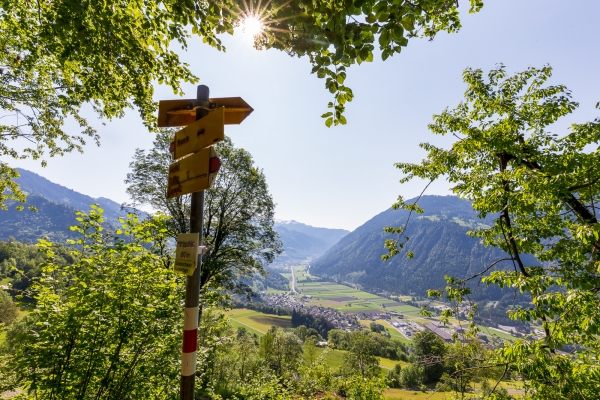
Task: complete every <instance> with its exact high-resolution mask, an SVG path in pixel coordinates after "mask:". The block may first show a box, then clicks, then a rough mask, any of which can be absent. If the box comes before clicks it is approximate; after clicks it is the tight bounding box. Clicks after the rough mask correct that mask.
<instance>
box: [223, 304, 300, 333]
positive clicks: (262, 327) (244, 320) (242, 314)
mask: <svg viewBox="0 0 600 400" xmlns="http://www.w3.org/2000/svg"><path fill="white" fill-rule="evenodd" d="M229 316H230V320H231V322H232V325H233V326H236V327H239V326H243V327H245V328H246V329H248V330H251V332H253V333H256V334H257V335H260V336H262V335H263V334H265V333H266V332H267V331H268V330H269V329H270V328H271V326H273V325H275V326H276V327H278V328H291V326H292V320H291V317H290V316H289V315H268V314H263V313H261V312H258V311H254V310H248V309H245V308H236V309H234V310H231V311H230V312H229Z"/></svg>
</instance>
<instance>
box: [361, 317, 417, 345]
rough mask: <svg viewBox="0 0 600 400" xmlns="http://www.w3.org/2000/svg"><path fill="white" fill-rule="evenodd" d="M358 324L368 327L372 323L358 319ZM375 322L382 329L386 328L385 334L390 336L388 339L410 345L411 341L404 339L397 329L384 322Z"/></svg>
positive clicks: (379, 320) (381, 320) (368, 320)
mask: <svg viewBox="0 0 600 400" xmlns="http://www.w3.org/2000/svg"><path fill="white" fill-rule="evenodd" d="M358 322H360V323H361V324H362V325H364V326H366V327H369V326H370V325H371V322H373V321H371V320H370V319H360V320H358ZM375 322H377V323H378V324H381V325H383V326H384V327H386V328H387V332H388V333H389V334H390V337H391V338H392V339H395V340H399V341H401V342H402V343H405V344H410V343H411V341H410V340H409V339H407V338H405V337H404V335H403V334H401V333H400V332H398V329H396V328H394V327H393V326H392V325H390V323H389V322H387V321H386V320H383V319H378V320H376V321H375Z"/></svg>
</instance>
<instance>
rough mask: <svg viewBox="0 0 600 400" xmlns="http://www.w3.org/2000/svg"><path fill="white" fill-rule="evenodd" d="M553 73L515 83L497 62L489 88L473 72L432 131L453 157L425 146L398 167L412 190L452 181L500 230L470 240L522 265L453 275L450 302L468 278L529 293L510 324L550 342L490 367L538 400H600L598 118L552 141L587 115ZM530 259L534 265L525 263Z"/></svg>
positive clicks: (521, 348)
mask: <svg viewBox="0 0 600 400" xmlns="http://www.w3.org/2000/svg"><path fill="white" fill-rule="evenodd" d="M551 72H552V69H551V68H550V67H549V66H544V67H543V68H528V69H527V70H525V71H523V72H520V73H517V74H515V75H513V76H509V75H508V74H507V73H506V69H505V67H504V66H502V65H500V66H498V67H497V68H495V69H493V70H491V71H490V72H489V73H488V74H487V79H486V77H485V76H484V74H483V72H482V71H481V70H478V69H467V70H466V71H465V72H464V75H463V77H464V81H465V83H466V84H467V90H466V92H465V100H464V102H462V103H461V104H459V105H458V107H457V108H455V109H452V110H450V109H447V110H445V111H444V112H443V113H441V114H439V115H436V116H434V121H433V123H432V124H431V125H430V129H431V131H432V132H433V133H435V134H440V135H444V134H453V135H455V136H456V137H457V140H456V141H455V142H454V143H453V144H452V146H451V147H450V148H449V149H445V148H441V147H438V146H435V145H433V144H429V143H426V144H422V145H421V146H422V148H424V149H425V150H426V151H427V158H426V159H425V160H424V161H423V162H422V163H420V164H409V163H400V164H398V168H400V169H401V170H402V171H403V172H404V173H405V174H406V176H405V178H403V182H406V181H408V180H410V179H413V178H421V179H425V180H428V181H429V180H436V179H441V178H444V179H447V180H448V181H449V182H450V183H451V184H452V185H453V186H452V190H453V191H454V193H456V194H457V195H459V196H460V197H463V198H466V199H469V200H471V201H472V204H473V208H474V209H475V210H476V211H477V212H478V213H479V215H480V216H481V217H486V216H488V215H489V216H492V217H493V218H494V223H493V226H490V227H487V228H483V229H479V230H474V231H473V232H471V234H472V235H474V236H477V237H478V238H480V239H481V240H482V241H483V242H484V243H485V244H486V245H487V246H491V247H498V248H500V249H502V250H503V251H504V252H505V253H506V256H505V257H504V258H505V259H508V260H509V261H510V262H511V263H512V265H513V267H514V268H513V269H512V270H506V271H491V272H490V268H491V267H492V266H493V264H492V265H488V266H482V270H481V271H480V273H478V274H476V275H474V276H471V277H462V279H458V278H452V277H447V282H448V286H447V288H446V295H447V296H448V298H449V299H451V300H456V301H459V302H460V301H462V300H463V299H465V297H466V296H469V293H470V290H469V288H468V287H466V286H465V283H466V281H468V280H470V279H481V280H482V281H483V282H485V283H486V284H487V285H497V286H499V287H501V288H511V289H516V290H518V291H520V292H521V293H525V294H527V295H529V296H531V304H530V306H519V307H516V308H515V309H514V310H512V311H510V313H509V315H510V317H511V318H513V319H518V320H521V321H531V322H533V323H535V324H539V326H540V332H541V333H540V334H535V335H531V336H528V337H526V338H524V339H519V340H516V341H515V342H514V343H512V344H508V345H506V346H505V347H504V348H502V349H499V350H497V351H496V352H495V356H494V358H493V359H492V360H490V363H492V364H497V365H501V366H507V367H510V369H514V370H516V371H518V372H519V373H520V374H522V375H523V376H524V378H525V381H526V386H527V387H528V388H530V389H531V390H532V393H533V394H532V396H533V398H540V399H542V398H543V399H554V398H557V399H558V398H581V399H584V398H594V397H595V396H596V395H597V393H598V390H599V389H600V375H599V371H600V365H599V364H598V354H599V350H600V343H599V341H598V333H599V331H600V309H599V308H598V306H597V305H598V301H599V298H598V293H599V291H600V275H599V272H600V258H599V257H600V255H599V254H600V252H599V250H600V224H599V223H598V220H597V218H596V210H597V204H598V200H599V197H600V196H599V195H600V184H599V182H600V152H598V151H597V148H598V143H599V141H600V119H599V118H596V119H595V120H594V121H591V122H585V123H576V124H572V125H571V126H570V128H569V131H568V132H567V133H565V134H562V135H557V134H553V133H551V132H549V129H550V128H551V127H552V126H553V124H554V123H555V122H556V121H558V120H559V119H560V118H561V117H563V116H566V115H568V114H569V113H571V112H572V111H573V110H574V109H575V108H576V107H577V106H578V103H576V102H574V101H573V100H572V99H571V93H570V91H569V90H568V89H567V88H566V87H565V86H562V85H554V86H552V85H548V84H547V81H548V79H549V78H550V77H551ZM402 203H403V201H402V199H400V205H403V204H402ZM408 206H410V207H414V206H413V205H408ZM525 254H532V255H534V256H535V258H536V259H537V261H534V262H532V263H527V262H525V261H524V257H523V256H524V255H525ZM431 295H434V296H441V295H442V292H441V291H432V292H431ZM451 313H452V311H451V310H448V311H446V312H445V316H450V315H451ZM566 349H570V350H571V351H572V353H570V354H569V353H565V352H563V351H561V350H566Z"/></svg>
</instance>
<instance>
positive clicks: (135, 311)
mask: <svg viewBox="0 0 600 400" xmlns="http://www.w3.org/2000/svg"><path fill="white" fill-rule="evenodd" d="M78 219H79V222H80V224H79V225H78V226H76V227H74V229H75V231H76V232H77V233H78V235H79V237H78V239H76V240H73V241H72V243H71V244H72V245H73V246H75V249H76V250H74V252H75V257H74V258H75V259H76V261H75V262H73V263H68V264H66V265H61V264H55V263H54V262H53V256H54V254H53V246H52V244H51V243H49V242H45V241H40V244H39V246H40V248H41V249H42V251H43V252H44V253H45V255H46V257H47V262H46V263H45V264H44V265H43V266H42V274H41V277H40V278H38V279H36V281H35V283H34V284H33V285H32V286H31V287H30V288H29V291H30V295H31V296H32V297H33V299H34V300H35V308H34V309H33V312H32V313H31V314H30V316H28V317H27V318H26V319H25V320H24V322H23V323H18V324H15V329H14V330H10V331H9V332H8V335H7V343H6V345H5V346H6V349H5V350H6V352H5V353H4V354H2V358H1V359H0V368H1V370H0V376H2V378H3V379H0V385H2V386H4V385H8V384H10V385H15V386H11V387H3V388H1V389H0V390H6V389H14V388H15V387H20V388H22V389H24V390H25V391H29V392H30V393H31V395H32V396H33V398H45V399H91V398H95V399H140V398H152V399H167V398H173V396H175V395H176V394H177V390H178V386H177V385H173V384H172V383H173V382H176V381H177V379H178V377H179V366H178V364H179V360H180V352H181V335H182V326H181V314H182V312H181V310H182V308H183V304H182V300H181V299H182V298H183V283H184V279H183V278H182V277H180V276H179V275H177V274H174V273H173V272H172V270H171V266H170V262H171V261H170V260H171V258H170V251H169V250H168V247H167V246H166V241H167V239H168V236H167V235H166V229H165V226H164V220H165V217H157V218H152V219H145V220H144V221H141V222H140V221H139V220H138V219H137V217H136V216H135V215H129V216H128V217H127V218H124V219H123V220H122V227H121V230H120V231H117V232H115V233H107V232H106V231H104V230H103V229H102V222H103V221H102V214H101V210H100V209H98V208H93V209H92V210H91V211H90V213H88V214H84V213H79V217H78Z"/></svg>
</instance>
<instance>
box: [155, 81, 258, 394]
mask: <svg viewBox="0 0 600 400" xmlns="http://www.w3.org/2000/svg"><path fill="white" fill-rule="evenodd" d="M252 111H254V110H253V109H252V107H250V105H248V103H246V102H245V101H244V100H243V99H242V98H241V97H226V98H216V99H210V98H209V89H208V87H207V86H204V85H200V86H198V94H197V97H196V99H188V100H162V101H160V103H159V110H158V126H159V127H170V126H185V128H183V129H182V130H180V131H178V132H177V133H176V134H175V138H174V140H173V143H171V153H172V154H173V159H174V160H175V162H174V163H173V164H171V165H170V166H169V178H168V179H169V181H168V184H167V193H166V196H167V198H168V199H172V198H174V197H178V196H183V195H184V194H188V193H191V194H192V196H191V197H192V198H191V201H190V232H192V233H185V234H180V235H178V238H177V248H176V257H175V267H174V270H175V272H178V273H184V274H186V275H187V276H188V278H187V281H186V288H185V312H184V319H183V348H182V354H181V391H180V399H181V400H193V399H194V385H195V375H196V352H197V338H198V304H199V294H200V272H201V271H200V266H201V261H202V254H204V251H206V248H205V247H203V246H202V229H203V225H204V224H203V217H204V190H205V189H208V188H210V187H212V185H213V183H214V182H215V179H216V177H217V173H218V172H219V168H220V167H221V160H220V159H219V158H218V157H217V153H216V152H215V149H214V148H213V147H212V145H213V144H215V143H218V142H220V141H222V140H223V139H224V138H225V125H229V124H239V123H241V122H242V121H243V120H244V119H246V117H247V116H248V115H250V114H251V113H252ZM199 249H202V251H199Z"/></svg>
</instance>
